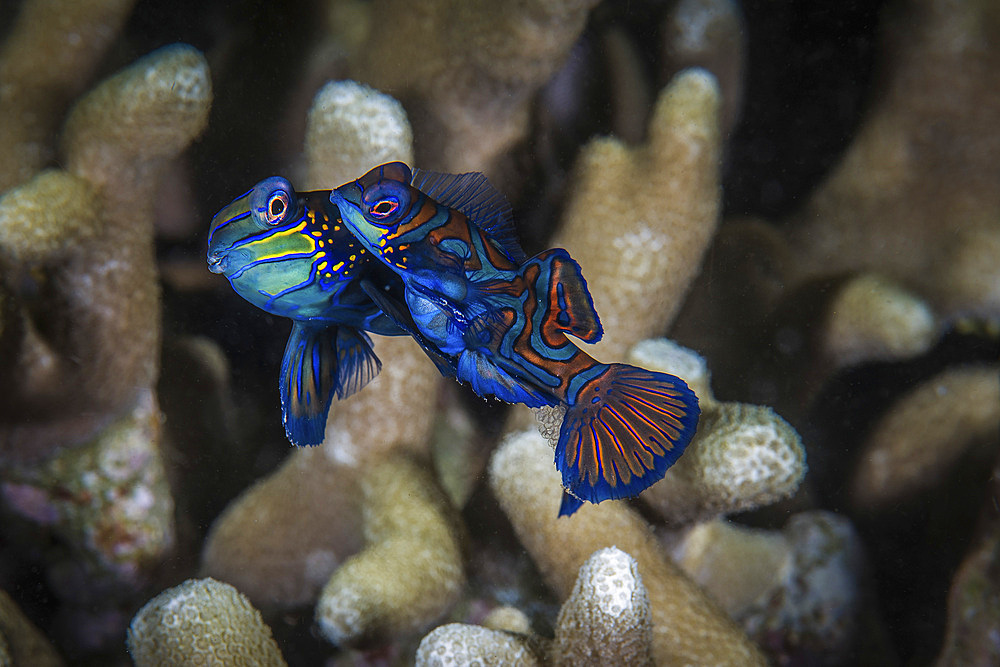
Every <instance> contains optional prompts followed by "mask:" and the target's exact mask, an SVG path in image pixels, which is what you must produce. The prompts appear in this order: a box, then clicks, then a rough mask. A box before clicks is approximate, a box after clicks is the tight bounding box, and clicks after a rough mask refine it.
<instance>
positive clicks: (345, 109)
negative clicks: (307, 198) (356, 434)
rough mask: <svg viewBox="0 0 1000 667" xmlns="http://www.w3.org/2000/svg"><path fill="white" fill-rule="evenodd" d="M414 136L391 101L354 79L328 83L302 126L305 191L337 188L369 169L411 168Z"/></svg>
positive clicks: (404, 113)
mask: <svg viewBox="0 0 1000 667" xmlns="http://www.w3.org/2000/svg"><path fill="white" fill-rule="evenodd" d="M412 147H413V132H412V130H411V129H410V121H409V119H407V117H406V112H405V111H403V106H402V105H401V104H400V103H399V102H397V101H396V100H395V99H393V98H392V97H390V96H389V95H385V94H384V93H380V92H378V91H377V90H374V89H372V88H369V87H368V86H366V85H364V84H361V83H357V82H354V81H331V82H330V83H328V84H326V85H325V86H323V88H322V89H320V91H319V92H318V93H316V98H315V99H314V100H313V104H312V107H311V108H310V110H309V121H308V124H307V127H306V163H307V164H308V165H309V172H308V174H306V179H305V183H304V184H303V188H302V189H304V190H312V189H329V188H335V187H337V186H338V185H340V184H341V183H347V182H349V181H352V180H354V179H355V178H357V177H358V176H360V175H361V174H364V173H365V172H367V171H368V170H369V169H371V168H372V167H374V166H376V165H379V164H383V163H386V162H393V161H395V160H398V161H400V162H405V163H406V164H413V148H412Z"/></svg>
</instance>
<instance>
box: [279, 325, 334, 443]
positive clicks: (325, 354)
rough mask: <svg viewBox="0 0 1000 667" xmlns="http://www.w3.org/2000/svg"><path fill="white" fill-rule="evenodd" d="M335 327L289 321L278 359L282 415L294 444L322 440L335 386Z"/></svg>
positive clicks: (286, 430)
mask: <svg viewBox="0 0 1000 667" xmlns="http://www.w3.org/2000/svg"><path fill="white" fill-rule="evenodd" d="M337 331H338V328H337V327H325V326H324V327H319V326H309V325H307V324H303V323H301V322H294V323H293V324H292V333H291V335H290V336H289V337H288V343H287V344H286V345H285V355H284V357H282V359H281V379H280V386H279V389H280V391H281V415H282V420H283V421H284V423H285V433H286V434H287V435H288V439H289V440H290V441H291V443H292V444H293V445H297V446H300V447H301V446H304V445H318V444H319V443H321V442H322V441H323V432H324V430H325V429H326V415H327V413H328V412H329V410H330V403H331V402H332V401H333V396H334V394H335V393H336V385H337V377H336V374H337V366H338V359H337Z"/></svg>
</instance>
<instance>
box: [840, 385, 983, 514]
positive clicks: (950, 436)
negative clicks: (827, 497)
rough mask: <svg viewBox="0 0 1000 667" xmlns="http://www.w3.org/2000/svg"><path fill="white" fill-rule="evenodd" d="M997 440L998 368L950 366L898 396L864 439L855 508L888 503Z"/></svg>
mask: <svg viewBox="0 0 1000 667" xmlns="http://www.w3.org/2000/svg"><path fill="white" fill-rule="evenodd" d="M998 439H1000V368H998V367H997V366H978V367H977V366H972V367H966V368H953V369H949V370H946V371H944V372H942V373H941V374H940V375H938V376H936V377H934V378H931V379H930V380H928V381H926V382H924V383H923V384H922V385H920V386H918V387H917V388H916V389H914V390H912V391H911V392H909V393H908V394H906V395H905V396H904V397H903V398H901V399H900V400H899V401H898V402H897V404H896V405H895V406H893V407H892V408H891V409H890V410H889V412H887V413H886V414H885V415H884V416H883V417H882V419H881V420H880V421H879V423H878V424H877V425H876V426H875V429H874V431H873V432H872V434H871V436H869V438H868V442H867V443H866V444H865V446H864V451H863V452H862V454H861V456H860V458H859V459H858V465H857V468H856V469H855V471H854V475H853V480H852V482H851V500H852V502H853V503H854V505H855V506H856V507H858V508H859V509H860V508H863V509H865V510H875V509H882V508H888V507H893V506H895V505H896V504H897V503H899V502H901V501H904V500H905V499H907V498H908V497H911V496H913V495H914V494H919V493H920V492H921V491H923V490H926V489H927V488H929V487H930V486H932V485H933V484H935V483H936V482H937V481H938V480H940V479H941V478H943V477H946V476H947V474H948V472H949V470H950V469H951V467H952V465H953V464H955V463H956V462H957V461H958V460H959V459H960V458H961V457H962V456H967V455H971V454H974V453H975V450H976V448H977V446H979V449H980V453H981V454H988V453H989V451H990V450H989V449H986V448H987V447H990V446H995V445H996V442H997V440H998Z"/></svg>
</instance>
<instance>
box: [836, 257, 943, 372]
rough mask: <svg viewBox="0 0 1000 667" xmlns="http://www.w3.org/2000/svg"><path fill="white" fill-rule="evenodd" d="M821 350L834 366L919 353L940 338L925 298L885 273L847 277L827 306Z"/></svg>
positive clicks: (904, 357) (892, 358)
mask: <svg viewBox="0 0 1000 667" xmlns="http://www.w3.org/2000/svg"><path fill="white" fill-rule="evenodd" d="M826 320H827V321H826V325H825V327H824V333H823V340H822V349H823V352H824V354H825V355H826V356H827V357H828V358H829V359H830V362H831V363H832V364H833V365H834V367H836V368H844V367H850V366H855V365H858V364H861V363H866V362H874V361H893V360H898V359H906V358H909V357H915V356H917V355H918V354H922V353H924V352H926V351H927V350H929V349H930V347H931V345H933V344H934V342H935V341H936V340H937V323H936V322H935V318H934V313H933V312H931V309H930V308H929V307H928V305H927V303H926V302H925V301H924V300H923V299H921V298H919V297H918V296H916V295H915V294H913V293H911V292H909V291H907V290H905V289H903V288H902V286H900V285H898V284H896V283H894V282H893V281H891V280H887V279H885V278H883V277H882V276H879V275H877V274H871V273H862V274H860V275H858V276H855V277H853V278H851V279H850V280H848V281H847V283H846V284H844V285H843V286H842V287H841V288H840V289H839V290H838V292H837V295H836V296H835V297H834V298H833V300H832V301H831V302H830V304H829V305H828V306H827V317H826Z"/></svg>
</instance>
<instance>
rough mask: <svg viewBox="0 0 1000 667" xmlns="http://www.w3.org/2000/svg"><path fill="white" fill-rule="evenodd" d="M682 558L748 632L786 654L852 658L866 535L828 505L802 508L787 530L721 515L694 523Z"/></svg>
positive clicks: (680, 549) (680, 550) (678, 551)
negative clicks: (736, 521)
mask: <svg viewBox="0 0 1000 667" xmlns="http://www.w3.org/2000/svg"><path fill="white" fill-rule="evenodd" d="M673 553H674V557H675V559H676V561H677V564H678V565H680V566H681V568H683V569H684V571H685V572H687V573H688V574H689V575H690V576H691V578H692V579H694V580H695V581H696V582H698V583H699V584H701V585H702V586H704V587H705V590H707V591H708V592H709V593H710V594H711V595H712V596H713V597H714V598H715V599H716V600H717V601H718V602H719V603H720V604H721V605H722V606H723V608H725V610H726V611H727V612H728V613H729V614H730V615H731V616H732V617H733V618H734V619H736V620H737V621H738V622H739V623H741V624H742V625H743V627H744V628H746V630H747V632H748V633H750V636H751V637H753V638H754V639H756V640H757V641H759V642H761V643H762V645H765V646H767V647H768V648H769V649H770V650H771V651H777V652H778V653H779V654H778V655H774V654H773V653H772V655H771V657H772V659H774V660H775V661H776V662H783V661H785V656H788V655H799V656H802V657H803V658H804V657H805V656H808V655H816V656H827V657H830V658H833V657H834V656H836V657H838V659H839V660H847V659H848V656H849V655H851V652H852V651H853V650H855V648H856V645H855V641H856V637H857V632H858V629H859V624H860V622H861V601H862V579H861V574H862V570H863V568H862V556H861V540H860V538H859V537H858V535H857V533H856V532H855V531H854V528H853V527H852V526H851V524H850V522H849V521H847V520H846V519H844V518H843V517H840V516H838V515H836V514H833V513H831V512H802V513H800V514H796V515H795V516H793V517H792V518H791V520H789V522H788V523H787V524H786V526H785V527H784V529H783V530H781V531H772V530H763V529H751V528H746V527H742V526H738V525H736V524H732V523H728V522H726V521H724V520H714V521H709V522H706V523H703V524H699V525H697V526H695V527H694V528H692V529H691V530H690V531H688V532H687V534H686V535H685V536H684V537H683V539H682V540H681V541H680V543H679V544H678V545H677V546H676V547H675V548H674V552H673Z"/></svg>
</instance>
